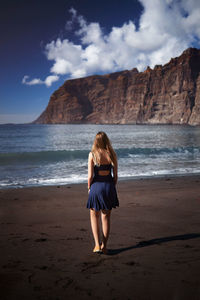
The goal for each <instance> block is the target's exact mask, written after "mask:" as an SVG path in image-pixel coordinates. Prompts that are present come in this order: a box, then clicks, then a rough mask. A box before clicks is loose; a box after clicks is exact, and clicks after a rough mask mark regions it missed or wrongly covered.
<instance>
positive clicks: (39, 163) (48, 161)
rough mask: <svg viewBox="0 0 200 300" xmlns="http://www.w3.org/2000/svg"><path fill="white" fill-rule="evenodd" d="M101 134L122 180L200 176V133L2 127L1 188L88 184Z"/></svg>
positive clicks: (156, 128)
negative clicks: (89, 165) (92, 153)
mask: <svg viewBox="0 0 200 300" xmlns="http://www.w3.org/2000/svg"><path fill="white" fill-rule="evenodd" d="M98 131H105V132H106V133H107V135H108V137H109V138H110V140H111V143H112V145H113V148H114V149H115V151H116V153H117V156H118V176H119V180H122V179H128V178H145V177H152V176H153V177H155V176H170V175H189V174H197V173H200V127H191V126H184V125H69V124H66V125H38V124H37V125H36V124H23V125H0V188H1V189H2V188H16V187H27V186H42V185H63V184H74V183H83V182H87V161H88V154H89V151H90V149H91V147H92V143H93V140H94V137H95V135H96V133H97V132H98Z"/></svg>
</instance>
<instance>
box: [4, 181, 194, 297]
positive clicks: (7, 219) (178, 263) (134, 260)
mask: <svg viewBox="0 0 200 300" xmlns="http://www.w3.org/2000/svg"><path fill="white" fill-rule="evenodd" d="M117 191H118V196H119V201H120V206H119V208H116V209H113V210H112V219H111V233H110V238H109V243H108V248H109V253H108V255H103V254H93V253H92V249H93V246H94V243H93V237H92V233H91V229H90V221H89V210H87V209H86V202H87V185H86V184H77V185H76V184H74V185H65V186H46V187H45V186H44V187H29V188H23V189H21V188H20V189H7V190H0V234H1V239H0V249H1V250H0V251H1V252H0V253H1V255H0V268H1V271H0V291H1V295H0V299H1V300H7V299H9V300H14V299H26V300H27V299H29V300H30V299H34V300H35V299H41V300H46V299H52V300H64V299H112V300H117V299H134V300H151V299H152V300H155V299H168V300H190V299H192V300H199V299H200V176H184V177H167V178H156V179H150V178H149V179H140V180H139V179H138V180H127V181H119V183H118V184H117Z"/></svg>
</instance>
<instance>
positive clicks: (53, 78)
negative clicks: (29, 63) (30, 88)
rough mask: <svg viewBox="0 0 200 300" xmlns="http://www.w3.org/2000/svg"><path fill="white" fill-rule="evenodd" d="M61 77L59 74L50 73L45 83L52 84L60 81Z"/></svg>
mask: <svg viewBox="0 0 200 300" xmlns="http://www.w3.org/2000/svg"><path fill="white" fill-rule="evenodd" d="M58 79H59V77H58V76H57V75H49V76H47V78H46V79H45V81H44V83H45V84H46V86H51V85H52V83H53V82H55V81H58Z"/></svg>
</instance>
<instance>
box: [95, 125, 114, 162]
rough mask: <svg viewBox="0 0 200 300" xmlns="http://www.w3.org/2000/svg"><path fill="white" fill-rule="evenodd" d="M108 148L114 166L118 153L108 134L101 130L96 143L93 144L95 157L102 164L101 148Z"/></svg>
mask: <svg viewBox="0 0 200 300" xmlns="http://www.w3.org/2000/svg"><path fill="white" fill-rule="evenodd" d="M100 149H101V150H106V151H107V152H108V154H109V157H110V160H111V163H112V165H113V166H115V165H116V164H117V155H116V153H115V151H114V149H113V147H112V145H111V142H110V140H109V138H108V136H107V134H106V133H105V132H103V131H99V132H98V133H97V134H96V136H95V139H94V143H93V145H92V153H93V155H94V157H95V160H96V163H97V164H100V153H99V150H100Z"/></svg>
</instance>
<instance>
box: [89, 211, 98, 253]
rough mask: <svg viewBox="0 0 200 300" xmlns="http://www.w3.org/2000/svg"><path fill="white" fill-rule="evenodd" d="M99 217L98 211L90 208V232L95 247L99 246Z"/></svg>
mask: <svg viewBox="0 0 200 300" xmlns="http://www.w3.org/2000/svg"><path fill="white" fill-rule="evenodd" d="M99 217H100V211H95V210H94V209H92V208H91V209H90V221H91V227H92V233H93V236H94V241H95V247H100V242H99V238H100V230H99Z"/></svg>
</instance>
